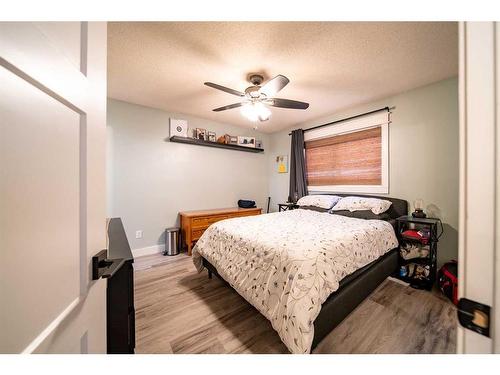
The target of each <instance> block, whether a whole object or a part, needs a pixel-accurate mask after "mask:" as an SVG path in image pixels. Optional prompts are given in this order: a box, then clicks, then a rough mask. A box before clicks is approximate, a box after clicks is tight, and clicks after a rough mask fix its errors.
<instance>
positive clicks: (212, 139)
mask: <svg viewBox="0 0 500 375" xmlns="http://www.w3.org/2000/svg"><path fill="white" fill-rule="evenodd" d="M208 140H209V141H210V142H217V135H216V134H215V132H208Z"/></svg>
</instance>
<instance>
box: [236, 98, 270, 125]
mask: <svg viewBox="0 0 500 375" xmlns="http://www.w3.org/2000/svg"><path fill="white" fill-rule="evenodd" d="M241 114H242V115H243V116H245V117H246V118H247V119H248V120H250V121H252V122H256V121H267V120H269V117H271V111H270V110H269V109H268V108H267V107H266V106H265V105H264V104H262V103H260V102H255V103H247V104H245V105H243V106H242V107H241Z"/></svg>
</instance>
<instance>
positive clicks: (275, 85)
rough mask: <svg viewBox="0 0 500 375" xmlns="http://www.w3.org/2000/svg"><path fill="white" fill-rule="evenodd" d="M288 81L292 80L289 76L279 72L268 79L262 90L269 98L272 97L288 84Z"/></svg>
mask: <svg viewBox="0 0 500 375" xmlns="http://www.w3.org/2000/svg"><path fill="white" fill-rule="evenodd" d="M288 82H290V80H289V79H288V78H286V77H285V76H282V75H281V74H278V75H277V76H276V77H274V78H273V79H271V80H270V81H267V82H266V84H265V85H264V86H262V87H261V88H260V92H261V93H262V94H265V95H266V96H267V97H268V98H271V97H273V96H274V95H276V94H277V93H278V92H279V91H280V90H281V89H283V87H285V86H286V85H288Z"/></svg>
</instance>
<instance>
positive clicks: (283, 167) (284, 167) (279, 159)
mask: <svg viewBox="0 0 500 375" xmlns="http://www.w3.org/2000/svg"><path fill="white" fill-rule="evenodd" d="M276 166H277V169H278V173H287V172H288V155H278V156H276Z"/></svg>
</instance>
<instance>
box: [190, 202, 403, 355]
mask: <svg viewBox="0 0 500 375" xmlns="http://www.w3.org/2000/svg"><path fill="white" fill-rule="evenodd" d="M396 246H397V240H396V236H395V233H394V229H393V228H392V226H391V225H390V224H389V223H387V222H385V221H381V220H363V219H356V218H348V217H343V216H339V215H331V214H327V213H320V212H315V211H309V210H293V211H286V212H281V213H273V214H267V215H259V216H253V217H244V218H236V219H229V220H223V221H220V222H218V223H215V224H213V225H212V226H210V227H209V228H208V229H207V230H206V231H205V233H204V234H203V236H202V237H201V238H200V239H199V240H198V242H197V244H196V246H195V247H194V249H193V261H194V263H195V265H196V267H197V268H198V270H199V271H201V270H202V269H203V265H202V259H201V258H202V257H203V258H205V259H206V260H207V261H209V262H210V263H211V264H212V265H213V266H214V267H215V268H216V269H217V272H218V273H219V275H220V276H221V277H222V278H223V279H224V280H226V281H227V282H228V283H229V284H230V285H231V286H232V287H233V288H234V289H235V290H236V291H237V292H238V293H239V294H240V295H242V296H243V297H244V298H245V299H246V300H247V301H248V302H249V303H251V304H252V305H253V306H254V307H256V308H257V309H258V310H259V311H260V312H261V313H262V314H263V315H264V316H265V317H266V318H267V319H269V320H270V321H271V323H272V326H273V328H274V329H275V330H276V331H277V332H278V334H279V335H280V337H281V339H282V341H283V342H284V344H285V345H286V346H287V347H288V349H289V350H290V351H291V352H292V353H309V352H310V350H311V345H312V340H313V336H314V325H313V323H314V320H315V318H316V317H317V316H318V314H319V312H320V309H321V305H322V304H323V302H325V300H326V299H327V298H328V296H329V295H330V294H331V293H333V292H334V291H336V290H337V289H338V288H339V285H340V282H341V281H342V280H343V279H345V278H346V277H347V276H348V275H351V274H352V273H354V272H355V271H356V270H358V269H360V268H362V267H365V266H366V265H368V264H370V263H371V262H373V261H374V260H376V259H378V258H379V257H380V256H382V255H384V254H385V253H386V252H387V251H389V250H391V249H393V248H395V247H396Z"/></svg>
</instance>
